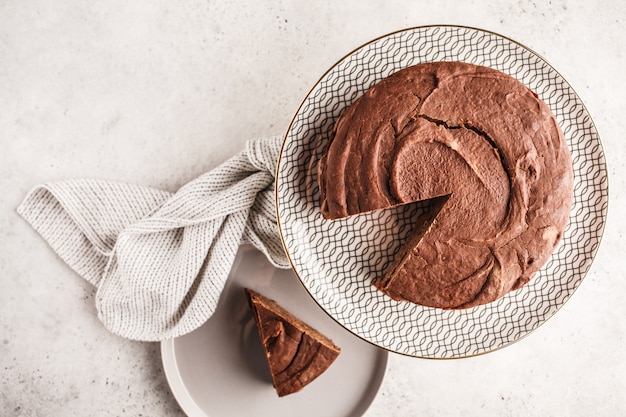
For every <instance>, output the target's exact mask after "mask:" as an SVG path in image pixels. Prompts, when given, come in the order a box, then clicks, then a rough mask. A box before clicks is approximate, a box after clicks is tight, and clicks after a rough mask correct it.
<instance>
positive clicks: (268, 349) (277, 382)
mask: <svg viewBox="0 0 626 417" xmlns="http://www.w3.org/2000/svg"><path fill="white" fill-rule="evenodd" d="M245 291H246V294H247V295H248V300H249V302H250V307H251V308H252V311H253V314H254V320H255V322H256V325H257V328H258V330H259V336H260V337H261V342H262V343H263V348H264V350H265V355H266V357H267V361H268V363H269V368H270V372H271V374H272V380H273V383H274V388H275V389H276V393H277V394H278V396H280V397H283V396H285V395H288V394H292V393H294V392H297V391H300V390H301V389H302V388H304V387H305V386H306V385H308V384H309V383H310V382H311V381H313V380H314V379H315V378H317V377H318V376H320V375H321V374H322V373H323V372H324V371H326V369H328V367H329V366H330V365H331V364H332V363H333V362H334V360H335V359H336V358H337V356H338V355H339V353H340V351H341V349H340V348H339V347H337V346H335V344H334V343H333V342H332V340H330V339H329V338H328V337H326V336H324V335H323V334H321V333H320V332H318V331H317V330H315V329H314V328H312V327H311V326H309V325H308V324H306V323H304V322H303V321H302V320H300V319H298V318H297V317H295V316H294V315H293V314H291V313H290V312H288V311H287V310H285V309H284V308H283V307H281V306H280V305H278V303H276V302H275V301H274V300H270V299H268V298H266V297H264V296H263V295H261V294H259V293H257V292H255V291H253V290H251V289H249V288H246V289H245Z"/></svg>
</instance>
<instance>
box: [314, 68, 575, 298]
mask: <svg viewBox="0 0 626 417" xmlns="http://www.w3.org/2000/svg"><path fill="white" fill-rule="evenodd" d="M318 182H319V186H320V193H321V210H322V213H323V214H324V216H325V217H326V218H328V219H338V218H343V217H346V216H350V215H354V214H359V213H363V212H367V211H372V210H379V209H385V208H388V207H392V206H395V205H398V204H406V203H410V202H414V201H420V200H426V199H433V198H439V200H440V203H439V204H435V205H434V207H435V209H434V210H435V212H433V213H431V215H430V216H426V217H425V218H424V219H423V220H422V222H421V223H422V224H418V225H416V227H415V230H414V232H413V235H412V236H411V237H410V238H409V239H408V242H407V243H406V244H405V246H404V247H403V248H402V249H401V250H400V251H399V254H398V255H397V257H396V259H395V261H394V262H393V264H392V265H391V266H390V267H389V268H388V270H387V272H386V274H385V275H384V276H383V277H381V278H379V279H377V280H375V282H374V284H375V285H376V286H377V287H378V288H379V289H380V290H382V291H383V292H385V293H386V294H388V295H389V296H391V297H393V298H394V299H398V300H406V301H411V302H414V303H418V304H422V305H425V306H431V307H441V308H467V307H471V306H475V305H479V304H484V303H488V302H491V301H494V300H496V299H498V298H499V297H501V296H502V295H504V294H506V293H507V292H509V291H511V290H514V289H517V288H520V287H521V286H523V285H524V284H526V283H527V282H528V281H529V280H530V279H531V277H532V276H533V275H534V274H535V273H536V272H537V271H538V270H539V269H540V268H541V267H542V266H543V265H544V263H545V262H546V261H547V260H548V258H549V257H550V255H551V253H552V252H553V250H554V249H555V247H556V246H557V244H558V242H559V240H560V238H561V236H562V235H563V230H564V229H565V226H566V224H567V220H568V217H569V212H570V207H571V202H572V196H573V171H572V162H571V156H570V153H569V151H568V149H567V145H566V142H565V139H564V137H563V134H562V132H561V130H560V128H559V126H558V124H557V122H556V120H555V118H554V115H553V114H552V113H551V111H550V109H549V108H548V106H547V105H546V104H545V103H544V102H543V101H542V100H540V99H539V98H538V97H537V95H536V94H534V93H533V92H532V91H531V90H529V89H528V88H527V87H525V86H524V85H523V84H521V83H520V82H518V81H517V80H515V79H514V78H512V77H510V76H508V75H506V74H504V73H502V72H499V71H496V70H494V69H490V68H486V67H482V66H476V65H472V64H466V63H460V62H437V63H428V64H420V65H416V66H412V67H409V68H406V69H403V70H401V71H398V72H397V73H395V74H393V75H391V76H390V77H388V78H386V79H384V80H382V81H381V82H380V83H378V84H377V85H375V86H374V87H372V88H370V89H369V90H368V91H367V92H366V93H365V94H364V95H363V96H362V97H360V98H359V99H358V100H357V101H356V102H355V103H354V104H353V105H352V106H350V107H349V108H348V109H347V110H346V111H345V112H344V113H343V114H342V116H341V117H340V118H339V119H338V120H337V122H336V124H335V126H334V128H333V132H332V134H331V137H330V140H329V143H328V145H327V148H326V151H325V153H324V155H323V157H322V159H321V160H320V163H319V166H318Z"/></svg>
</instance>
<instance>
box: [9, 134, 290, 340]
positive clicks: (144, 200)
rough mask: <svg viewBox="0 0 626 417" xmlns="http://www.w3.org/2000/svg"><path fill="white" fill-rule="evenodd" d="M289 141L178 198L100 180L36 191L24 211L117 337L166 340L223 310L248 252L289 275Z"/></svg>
mask: <svg viewBox="0 0 626 417" xmlns="http://www.w3.org/2000/svg"><path fill="white" fill-rule="evenodd" d="M280 146H281V139H280V137H272V138H264V139H257V140H251V141H248V142H247V144H246V148H245V150H244V151H243V152H241V153H239V154H238V155H236V156H234V157H232V158H231V159H229V160H227V161H226V162H224V163H223V164H222V165H220V166H218V167H217V168H215V169H213V170H211V171H209V172H207V173H206V174H204V175H202V176H200V177H198V178H197V179H195V180H193V181H191V182H190V183H188V184H186V185H185V186H183V187H182V188H180V190H178V192H176V193H175V194H172V193H169V192H166V191H161V190H156V189H152V188H147V187H142V186H137V185H129V184H123V183H118V182H108V181H99V180H71V181H63V182H57V183H51V184H45V185H41V186H38V187H36V188H34V189H33V190H32V191H31V192H30V193H29V194H28V195H27V196H26V198H25V200H24V202H23V203H22V204H21V205H20V206H19V207H18V209H17V211H18V213H19V214H20V215H21V216H22V217H23V218H24V219H26V221H28V222H29V223H30V224H31V225H32V226H33V228H34V229H35V230H37V232H39V234H41V236H42V237H43V238H44V239H45V240H46V241H47V242H48V243H49V244H50V246H51V247H52V248H53V249H54V251H55V252H56V253H57V254H58V255H59V256H60V257H61V258H62V259H63V260H64V261H65V262H66V263H67V264H68V265H69V266H70V267H71V268H72V269H74V270H75V271H76V272H77V273H78V274H80V275H81V276H82V277H84V278H85V279H86V280H87V281H89V282H90V283H92V284H93V285H95V286H96V287H97V291H96V297H95V303H96V308H97V310H98V317H99V318H100V320H101V321H102V323H103V324H104V325H105V326H106V327H107V328H108V329H109V330H110V331H112V332H113V333H116V334H119V335H121V336H123V337H126V338H129V339H133V340H143V341H159V340H163V339H167V338H171V337H176V336H180V335H183V334H185V333H188V332H190V331H192V330H194V329H196V328H197V327H199V326H200V325H202V324H203V323H204V322H205V321H206V320H207V319H208V318H209V317H210V316H211V315H212V314H213V312H214V310H215V307H216V306H217V302H218V299H219V297H220V294H221V292H222V289H223V287H224V283H225V282H226V279H227V277H228V275H229V273H230V270H231V267H232V265H233V262H234V260H235V255H236V253H237V250H238V247H239V245H240V244H252V245H254V246H255V247H256V248H258V249H259V250H261V251H262V252H263V253H264V254H265V255H266V256H267V258H268V259H269V261H270V262H271V263H272V264H273V265H274V266H276V267H278V268H288V267H289V262H288V259H287V257H286V255H285V253H284V250H283V247H282V243H281V239H280V236H279V230H278V226H277V221H276V210H275V194H274V170H275V168H276V164H277V160H278V154H279V152H280Z"/></svg>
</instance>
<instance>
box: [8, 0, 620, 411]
mask: <svg viewBox="0 0 626 417" xmlns="http://www.w3.org/2000/svg"><path fill="white" fill-rule="evenodd" d="M379 3H383V2H380V1H356V0H346V1H342V2H330V1H324V2H310V3H309V4H308V5H305V4H304V2H301V1H298V2H296V1H293V2H289V1H283V2H267V1H266V2H263V1H258V0H254V1H253V0H246V1H232V2H230V1H221V2H217V1H191V0H190V1H186V2H166V1H151V2H149V1H146V0H137V1H133V2H127V1H80V0H64V1H42V0H33V1H28V2H27V1H18V0H4V1H0V143H1V148H0V149H1V150H0V190H2V194H1V195H0V326H1V327H0V415H2V416H53V415H54V416H56V415H63V416H90V415H93V416H108V415H115V416H118V415H131V416H139V415H144V416H176V415H182V414H183V413H182V411H181V410H180V409H179V408H178V406H177V404H176V401H175V400H174V398H173V397H172V395H171V393H170V391H169V388H168V385H167V381H166V380H165V377H164V374H163V371H162V368H161V363H160V353H159V346H158V345H157V344H150V343H137V342H130V341H127V340H124V339H122V338H119V337H117V336H114V335H111V334H110V333H108V332H107V331H106V330H105V329H104V328H103V327H102V326H101V324H100V322H99V321H98V319H97V317H96V311H95V308H94V300H93V297H94V290H93V288H92V287H90V285H89V284H87V283H86V282H84V281H83V280H82V279H81V278H80V277H78V276H77V275H76V274H74V273H73V272H72V271H71V270H70V269H69V268H67V267H66V266H65V265H64V264H63V263H62V262H61V261H60V260H59V259H58V258H57V257H56V256H55V255H54V254H53V252H52V251H51V250H50V249H49V248H48V247H47V245H46V244H45V243H44V242H43V240H42V239H41V238H40V237H39V236H38V235H37V234H36V233H35V232H34V231H33V230H31V228H30V227H29V226H28V225H27V224H26V223H25V222H24V221H23V220H22V219H21V218H19V217H18V216H17V215H16V213H15V207H16V206H17V205H18V204H19V202H20V201H21V200H22V198H23V197H24V196H25V194H26V192H27V191H28V190H29V189H30V188H31V187H32V186H34V185H36V184H39V183H42V182H47V181H54V180H61V179H66V178H104V179H111V180H120V181H125V182H134V183H138V184H143V185H150V186H154V187H161V188H163V189H167V190H170V191H174V190H176V189H177V188H178V187H180V186H181V185H182V184H184V183H186V182H187V181H189V180H191V179H192V178H194V177H196V176H198V175H199V174H201V173H203V172H204V171H206V170H208V169H210V168H212V167H214V166H216V165H217V164H218V163H220V162H221V161H223V160H225V159H226V158H228V157H229V156H230V155H232V154H234V153H236V152H237V151H239V150H240V149H241V148H242V147H243V143H244V141H245V140H246V139H248V138H252V137H256V136H262V135H263V136H264V135H268V134H275V133H283V132H284V130H285V129H286V128H287V125H288V124H289V122H290V120H291V117H292V115H293V113H294V111H295V110H296V109H297V107H298V105H299V104H300V102H301V100H302V99H303V98H304V96H305V95H306V93H307V92H308V90H309V89H310V88H311V86H312V85H313V84H314V83H315V82H316V81H317V79H318V78H319V77H320V76H321V75H322V74H323V73H324V72H325V71H326V70H327V69H328V68H329V66H331V65H332V64H333V63H335V62H336V61H337V60H338V59H339V58H341V57H342V56H343V55H345V54H346V53H347V52H349V51H351V50H352V49H354V48H356V47H357V46H359V45H361V44H362V43H364V42H366V41H368V40H370V39H372V38H374V37H378V36H380V35H383V34H385V33H388V32H391V31H395V30H398V29H402V28H405V27H410V26H419V25H426V24H438V23H448V24H461V25H468V26H474V27H479V28H483V29H488V30H492V31H495V32H498V33H501V34H503V35H506V36H508V37H511V38H513V39H515V40H517V41H519V42H521V43H524V44H525V45H527V46H529V47H530V48H531V49H533V50H535V51H536V52H538V53H539V54H541V55H542V56H543V57H545V58H546V59H547V60H548V61H549V62H550V63H551V64H552V65H553V66H554V67H555V68H556V69H557V70H558V71H559V72H560V73H561V74H562V75H563V76H564V77H565V78H566V79H567V80H568V81H569V82H570V84H571V85H572V86H573V87H574V89H575V90H577V92H578V93H579V95H580V96H581V97H582V99H583V101H584V102H585V103H586V105H587V107H588V109H589V111H590V113H591V115H592V116H593V117H594V120H595V122H596V125H597V127H598V130H599V132H600V136H601V138H602V141H603V144H604V149H605V151H606V157H607V162H608V166H609V173H610V179H609V183H610V193H609V194H610V205H609V219H608V223H607V228H606V232H605V237H604V239H603V244H602V246H601V248H600V252H599V254H598V257H597V258H596V261H595V262H594V264H593V266H592V269H591V271H590V273H589V275H588V276H587V278H586V279H585V281H584V282H583V284H582V285H581V287H580V288H579V290H578V291H577V292H576V293H575V294H574V296H573V297H572V298H571V300H570V301H569V302H568V303H567V304H566V305H565V306H564V307H563V308H562V309H561V310H560V311H559V312H558V313H557V314H556V316H555V317H553V318H552V319H550V320H549V321H548V322H547V323H546V324H545V325H543V326H541V327H540V328H539V329H538V330H537V331H535V332H534V333H532V334H531V335H530V336H528V337H527V338H525V339H523V340H522V341H520V342H519V343H516V344H514V345H512V346H510V347H507V348H505V349H503V350H500V351H497V352H494V353H491V354H488V355H484V356H479V357H476V358H470V359H463V360H455V361H429V360H420V359H413V358H408V357H403V356H399V355H391V357H390V361H389V367H388V371H387V375H386V378H385V381H384V383H383V386H382V389H381V391H380V394H379V396H378V397H377V398H376V400H375V401H374V403H373V405H372V407H371V408H370V410H369V412H368V413H367V415H368V416H374V417H379V416H380V417H382V416H410V415H438V416H457V415H461V414H463V415H468V416H491V415H492V416H535V415H542V416H590V415H593V416H615V415H624V414H626V400H625V398H624V393H625V392H626V349H624V347H623V346H624V343H625V342H626V341H625V340H624V339H625V335H626V324H625V323H624V317H626V303H624V301H623V300H624V297H625V296H626V279H625V275H624V271H623V267H622V266H621V262H620V261H621V259H622V258H623V252H624V244H623V233H624V229H625V226H626V220H625V219H626V216H625V214H626V213H624V209H623V208H624V206H625V205H626V196H625V195H624V192H625V191H626V185H625V183H624V176H623V175H622V173H623V171H624V169H625V168H626V166H625V165H626V155H625V152H626V146H625V145H624V144H623V135H624V133H623V132H624V131H626V124H625V122H624V114H626V103H625V97H626V83H625V82H624V78H623V69H624V68H626V54H625V53H624V45H625V44H626V29H625V25H626V8H625V7H624V5H623V3H622V2H620V1H618V0H611V1H608V0H607V1H603V2H601V4H602V6H601V7H600V6H599V5H596V4H595V3H594V2H583V1H562V0H553V1H550V2H539V1H537V2H522V1H520V2H510V1H503V0H495V1H494V0H492V1H479V0H476V1H465V2H456V1H449V0H442V1H438V2H433V1H429V2H425V1H399V0H396V1H386V2H384V6H383V5H380V4H379Z"/></svg>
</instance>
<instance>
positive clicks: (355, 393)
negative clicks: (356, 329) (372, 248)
mask: <svg viewBox="0 0 626 417" xmlns="http://www.w3.org/2000/svg"><path fill="white" fill-rule="evenodd" d="M244 287H249V288H252V289H254V290H256V291H258V292H259V293H261V294H263V295H266V296H268V297H270V298H273V299H275V300H276V301H277V302H278V303H280V304H281V305H282V306H283V307H285V308H286V309H287V310H289V311H291V312H292V313H293V314H295V315H296V316H297V317H299V318H300V319H302V320H304V321H306V322H307V323H309V324H310V325H312V326H313V327H315V328H316V329H318V330H319V331H321V332H322V333H324V334H326V335H327V336H329V337H330V338H331V339H333V341H334V342H335V344H337V345H338V346H339V347H340V348H341V353H340V354H339V356H338V357H337V359H336V360H335V362H333V364H332V365H331V366H330V368H328V370H327V371H326V372H324V373H323V374H322V375H320V376H319V377H318V378H317V379H315V380H314V381H313V382H311V383H310V384H309V385H307V386H306V387H304V389H303V390H302V391H300V392H297V393H294V394H291V395H288V396H285V397H282V398H279V397H278V396H277V395H276V391H275V390H274V388H273V386H272V379H271V376H270V373H269V368H268V365H267V360H266V359H265V354H264V352H263V347H262V346H261V341H260V338H259V335H258V331H257V328H256V325H255V323H254V318H253V317H252V313H251V311H250V307H249V306H248V299H247V297H246V295H245V293H244V290H243V289H244ZM161 355H162V360H163V367H164V370H165V375H166V377H167V380H168V382H169V384H170V387H171V389H172V392H173V394H174V396H175V397H176V400H177V401H178V403H179V404H180V406H181V408H182V409H183V410H184V411H185V413H187V415H189V416H190V417H213V416H260V417H262V416H272V417H280V416H293V415H294V410H296V411H297V415H299V416H304V417H306V416H340V417H357V416H361V415H362V414H363V413H364V412H365V410H366V409H367V408H368V407H369V405H370V403H371V402H372V400H373V399H374V397H375V396H376V394H377V392H378V388H379V387H380V384H381V382H382V380H383V376H384V374H385V369H386V366H387V356H388V353H387V352H386V351H385V350H382V349H379V348H377V347H376V346H374V345H372V344H369V343H365V342H363V340H361V339H359V338H358V337H356V336H354V335H353V334H351V333H350V332H347V331H346V330H345V329H344V328H342V327H341V326H339V325H338V324H337V323H335V322H334V321H333V320H332V319H330V318H329V317H328V316H327V315H326V314H325V313H324V312H323V311H322V310H321V309H320V308H319V306H318V305H317V304H315V302H314V301H313V300H312V299H311V297H310V296H309V295H308V294H307V292H306V290H305V289H304V288H303V287H302V285H301V284H300V282H299V281H298V279H297V278H296V277H295V276H294V274H293V272H292V271H291V270H288V271H286V270H278V269H276V268H274V267H273V266H272V265H271V264H270V263H269V262H268V261H267V259H266V258H265V256H264V255H263V254H262V253H261V252H259V251H257V250H256V249H254V248H252V247H247V246H243V247H241V248H240V250H239V253H238V254H237V258H236V260H235V264H234V265H233V269H232V272H231V275H230V276H229V278H228V281H227V283H226V287H225V288H224V291H223V293H222V296H221V298H220V301H219V303H218V306H217V310H216V311H215V313H214V314H213V316H211V318H210V319H209V320H208V321H207V322H206V323H205V324H204V325H203V326H202V327H200V328H198V329H197V330H195V331H193V332H191V333H189V334H187V335H185V336H182V337H178V338H175V339H170V340H166V341H164V342H162V343H161Z"/></svg>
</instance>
